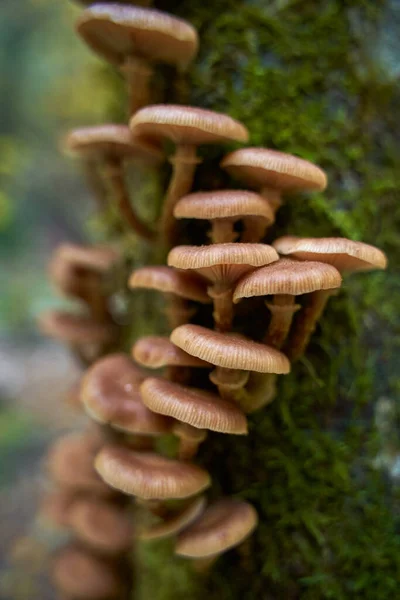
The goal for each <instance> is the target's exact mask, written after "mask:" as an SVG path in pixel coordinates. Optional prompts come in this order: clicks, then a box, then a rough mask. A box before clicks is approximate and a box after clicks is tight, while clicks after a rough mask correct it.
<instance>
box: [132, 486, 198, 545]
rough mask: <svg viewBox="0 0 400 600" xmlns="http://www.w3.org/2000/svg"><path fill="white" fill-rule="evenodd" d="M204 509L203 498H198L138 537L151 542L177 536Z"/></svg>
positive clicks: (148, 528)
mask: <svg viewBox="0 0 400 600" xmlns="http://www.w3.org/2000/svg"><path fill="white" fill-rule="evenodd" d="M205 507H206V499H205V497H204V496H198V497H197V498H195V499H194V500H190V501H189V503H188V504H187V505H186V506H184V507H183V508H182V507H180V508H179V510H178V511H175V512H174V513H172V514H168V515H167V516H166V517H165V518H164V519H163V520H162V521H161V523H156V524H155V525H152V526H150V527H147V528H145V529H143V530H142V531H140V532H139V534H138V537H139V539H141V540H145V541H151V540H160V539H163V538H168V537H172V536H174V535H177V534H178V533H179V532H180V531H182V530H183V529H185V528H186V527H188V526H189V525H191V523H193V521H195V520H196V519H198V518H199V517H200V516H201V514H202V513H203V511H204V509H205Z"/></svg>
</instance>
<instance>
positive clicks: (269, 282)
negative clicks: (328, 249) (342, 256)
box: [233, 258, 342, 302]
mask: <svg viewBox="0 0 400 600" xmlns="http://www.w3.org/2000/svg"><path fill="white" fill-rule="evenodd" d="M341 282H342V277H341V275H340V273H339V271H338V270H337V269H335V267H333V266H332V265H328V264H326V263H322V262H314V261H310V262H308V261H306V262H301V261H298V260H291V259H289V258H281V259H280V260H279V261H277V262H275V263H272V265H268V266H267V267H262V268H261V269H257V270H256V271H253V272H252V273H248V274H247V275H244V276H243V277H242V279H241V280H240V281H239V283H238V284H237V286H236V289H235V291H234V293H233V301H234V302H239V300H240V299H241V298H252V297H253V296H269V295H272V294H288V295H292V296H298V295H301V294H309V293H310V292H315V291H317V290H331V289H334V288H338V287H340V285H341Z"/></svg>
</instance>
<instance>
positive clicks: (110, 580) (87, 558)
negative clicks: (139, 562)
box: [51, 546, 122, 600]
mask: <svg viewBox="0 0 400 600" xmlns="http://www.w3.org/2000/svg"><path fill="white" fill-rule="evenodd" d="M51 571H52V580H53V582H54V585H55V586H56V588H57V590H58V591H60V592H62V593H64V594H66V595H67V596H68V597H71V598H74V600H75V599H76V600H87V598H92V599H93V600H108V599H109V598H115V597H117V596H118V594H120V593H121V587H122V586H121V582H120V577H119V575H118V572H117V570H116V567H115V564H114V563H113V562H111V561H109V560H106V559H104V558H99V557H97V556H93V554H91V553H90V552H89V551H88V550H84V549H83V548H79V547H77V546H72V547H71V546H67V547H66V548H64V549H63V550H61V552H60V553H59V554H58V555H57V556H56V558H55V559H54V561H53V564H52V570H51Z"/></svg>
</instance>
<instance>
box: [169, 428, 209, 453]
mask: <svg viewBox="0 0 400 600" xmlns="http://www.w3.org/2000/svg"><path fill="white" fill-rule="evenodd" d="M173 432H174V434H175V435H176V436H177V437H178V438H179V449H178V459H179V460H191V459H192V458H194V457H195V456H196V454H197V451H198V449H199V446H200V444H201V443H202V442H204V440H205V439H206V437H207V432H206V431H205V430H204V429H198V428H197V427H192V426H191V425H188V424H187V423H179V422H177V423H176V425H175V427H174V429H173Z"/></svg>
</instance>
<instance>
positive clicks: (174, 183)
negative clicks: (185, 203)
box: [130, 104, 248, 246]
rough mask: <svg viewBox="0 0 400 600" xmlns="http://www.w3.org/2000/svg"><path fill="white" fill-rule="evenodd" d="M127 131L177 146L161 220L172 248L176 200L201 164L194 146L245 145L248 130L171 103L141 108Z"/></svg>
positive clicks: (211, 114) (207, 112)
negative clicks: (242, 143)
mask: <svg viewBox="0 0 400 600" xmlns="http://www.w3.org/2000/svg"><path fill="white" fill-rule="evenodd" d="M130 128H131V131H132V132H133V135H134V137H135V139H137V138H139V139H145V140H150V141H152V142H156V143H159V142H160V140H162V139H165V138H167V139H169V140H171V141H172V142H174V143H175V144H176V152H175V154H174V155H173V157H172V158H170V162H171V163H172V165H173V173H172V177H171V180H170V183H169V187H168V191H167V193H166V197H165V200H164V205H163V214H162V217H161V229H162V233H163V237H164V240H165V242H166V243H167V244H169V245H170V246H172V245H173V244H174V242H175V220H174V216H173V213H174V208H175V205H176V203H177V201H178V200H179V199H180V198H181V197H182V196H185V195H186V194H188V193H189V192H190V190H191V188H192V184H193V178H194V173H195V169H196V165H197V164H198V163H199V162H200V159H199V158H198V156H197V146H199V145H203V144H222V143H226V142H229V141H236V142H246V141H247V139H248V131H247V129H246V128H245V127H244V125H242V124H241V123H239V122H238V121H236V120H234V119H232V118H231V117H229V116H227V115H224V114H221V113H217V112H212V111H210V110H204V109H202V108H195V107H191V106H178V105H177V106H175V105H172V104H171V105H167V104H164V105H163V104H160V105H155V106H148V107H146V108H142V109H141V110H140V111H138V112H137V113H136V114H135V115H134V117H133V118H132V119H131V122H130Z"/></svg>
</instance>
